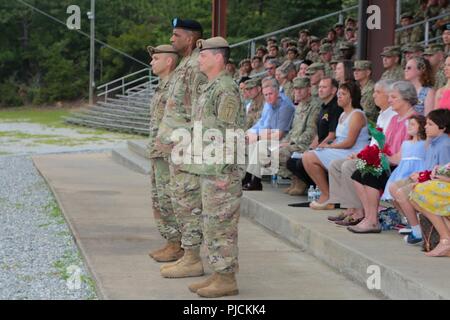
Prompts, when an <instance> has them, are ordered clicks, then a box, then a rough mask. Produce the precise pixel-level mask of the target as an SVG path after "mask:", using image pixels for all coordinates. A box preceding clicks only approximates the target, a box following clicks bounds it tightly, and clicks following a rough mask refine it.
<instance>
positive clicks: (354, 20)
mask: <svg viewBox="0 0 450 320" xmlns="http://www.w3.org/2000/svg"><path fill="white" fill-rule="evenodd" d="M350 21H353V22H356V19H355V18H353V17H348V18H347V19H345V24H347V23H349V22H350Z"/></svg>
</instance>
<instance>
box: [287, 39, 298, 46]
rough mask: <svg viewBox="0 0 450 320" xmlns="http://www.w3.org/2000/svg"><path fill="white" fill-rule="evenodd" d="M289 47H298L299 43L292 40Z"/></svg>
mask: <svg viewBox="0 0 450 320" xmlns="http://www.w3.org/2000/svg"><path fill="white" fill-rule="evenodd" d="M288 45H289V47H297V41H295V40H290V41H289V43H288Z"/></svg>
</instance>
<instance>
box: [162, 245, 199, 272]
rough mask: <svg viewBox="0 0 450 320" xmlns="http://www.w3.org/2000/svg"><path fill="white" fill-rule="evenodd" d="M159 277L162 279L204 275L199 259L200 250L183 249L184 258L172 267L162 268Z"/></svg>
mask: <svg viewBox="0 0 450 320" xmlns="http://www.w3.org/2000/svg"><path fill="white" fill-rule="evenodd" d="M160 272H161V275H162V276H163V277H164V278H185V277H200V276H202V275H203V274H204V271H203V263H202V259H201V258H200V248H196V249H185V250H184V256H183V258H181V259H180V260H178V261H176V262H175V263H174V264H172V265H166V266H162V267H161V268H160Z"/></svg>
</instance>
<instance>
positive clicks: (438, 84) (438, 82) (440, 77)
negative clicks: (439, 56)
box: [434, 65, 447, 90]
mask: <svg viewBox="0 0 450 320" xmlns="http://www.w3.org/2000/svg"><path fill="white" fill-rule="evenodd" d="M446 84H447V78H446V77H445V73H444V66H443V65H442V66H440V67H439V70H438V72H436V75H435V83H434V89H436V90H438V89H440V88H442V87H443V86H445V85H446Z"/></svg>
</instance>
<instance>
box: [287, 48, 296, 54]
mask: <svg viewBox="0 0 450 320" xmlns="http://www.w3.org/2000/svg"><path fill="white" fill-rule="evenodd" d="M290 51H291V52H294V53H295V54H298V49H297V48H296V47H289V48H288V49H287V50H286V52H290Z"/></svg>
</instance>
